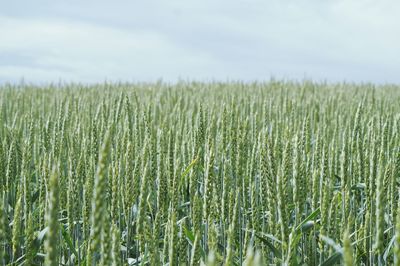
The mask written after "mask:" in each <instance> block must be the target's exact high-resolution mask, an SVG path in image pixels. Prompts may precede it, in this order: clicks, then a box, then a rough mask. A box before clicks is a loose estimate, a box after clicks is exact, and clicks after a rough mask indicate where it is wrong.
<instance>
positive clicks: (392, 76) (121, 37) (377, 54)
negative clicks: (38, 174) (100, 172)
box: [0, 0, 400, 83]
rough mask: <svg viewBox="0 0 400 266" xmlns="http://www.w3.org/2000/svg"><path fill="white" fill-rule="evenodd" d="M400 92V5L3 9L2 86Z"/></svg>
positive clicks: (365, 0) (79, 4) (88, 1)
mask: <svg viewBox="0 0 400 266" xmlns="http://www.w3.org/2000/svg"><path fill="white" fill-rule="evenodd" d="M271 76H273V77H276V78H285V79H304V78H311V79H314V80H327V81H355V82H369V81H371V82H376V83H387V82H388V83H400V1H395V0H381V1H372V0H358V1H357V0H353V1H350V0H342V1H333V0H332V1H330V0H327V1H320V0H314V1H312V0H309V1H303V0H296V1H289V0H279V1H278V0H277V1H266V0H264V1H249V0H247V1H234V0H229V1H228V0H225V1H217V0H214V1H212V0H210V1H204V0H203V1H183V0H182V1H177V0H173V1H171V0H168V1H132V0H131V1H121V0H120V1H116V0H113V1H111V0H109V1H101V0H96V1H94V0H93V1H92V0H85V1H82V0H69V1H61V0H58V1H54V0H53V1H51V0H35V1H28V0H25V1H18V0H13V1H2V3H1V8H0V83H4V82H9V81H11V82H19V81H20V80H21V78H24V79H25V80H26V81H29V82H36V83H41V82H50V81H58V80H60V79H61V80H63V81H78V82H85V83H86V82H102V81H104V80H121V81H153V80H157V79H159V78H162V79H163V80H166V81H176V80H178V79H190V80H222V81H224V80H228V79H229V80H246V81H251V80H255V79H257V80H269V79H270V77H271Z"/></svg>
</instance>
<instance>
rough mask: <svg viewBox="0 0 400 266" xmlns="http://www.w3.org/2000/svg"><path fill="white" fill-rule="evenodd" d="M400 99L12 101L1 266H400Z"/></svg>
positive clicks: (212, 91) (92, 89)
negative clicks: (399, 214)
mask: <svg viewBox="0 0 400 266" xmlns="http://www.w3.org/2000/svg"><path fill="white" fill-rule="evenodd" d="M399 189H400V87H397V86H391V85H384V86H383V85H382V86H375V85H372V84H360V85H356V84H345V83H341V84H339V83H338V84H326V83H313V82H309V81H303V82H283V81H273V80H272V81H270V82H266V83H256V82H254V83H241V82H228V83H218V82H209V83H198V82H179V83H177V84H174V85H169V84H167V83H163V82H158V83H149V84H146V83H137V84H128V83H126V84H125V83H104V84H100V85H91V86H89V85H87V86H86V85H85V86H84V85H79V84H62V85H46V86H42V87H39V86H33V85H18V86H17V85H3V86H2V87H1V88H0V199H1V200H0V265H51V266H52V265H87V266H92V265H169V266H174V265H247V266H250V265H253V266H258V265H400V216H398V213H399V212H400V204H399V193H400V190H399Z"/></svg>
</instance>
